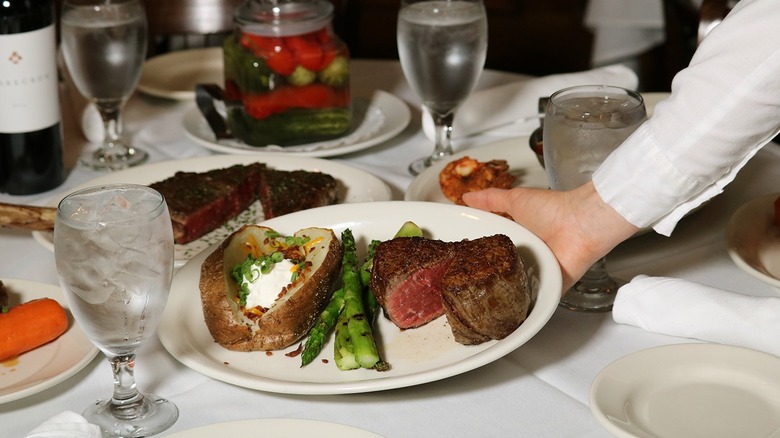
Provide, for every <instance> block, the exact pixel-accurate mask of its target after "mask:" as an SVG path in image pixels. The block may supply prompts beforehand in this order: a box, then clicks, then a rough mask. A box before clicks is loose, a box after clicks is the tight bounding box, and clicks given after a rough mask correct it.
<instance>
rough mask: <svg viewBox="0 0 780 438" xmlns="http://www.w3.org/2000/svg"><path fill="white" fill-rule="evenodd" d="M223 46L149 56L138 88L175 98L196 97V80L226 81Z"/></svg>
mask: <svg viewBox="0 0 780 438" xmlns="http://www.w3.org/2000/svg"><path fill="white" fill-rule="evenodd" d="M223 70H224V67H223V65H222V48H221V47H209V48H205V49H191V50H178V51H175V52H171V53H166V54H164V55H159V56H155V57H153V58H149V59H148V60H146V62H145V63H144V66H143V70H141V79H140V80H139V82H138V91H140V92H142V93H145V94H148V95H150V96H155V97H162V98H165V99H173V100H195V85H196V84H208V83H214V84H222V83H223V82H224V74H223Z"/></svg>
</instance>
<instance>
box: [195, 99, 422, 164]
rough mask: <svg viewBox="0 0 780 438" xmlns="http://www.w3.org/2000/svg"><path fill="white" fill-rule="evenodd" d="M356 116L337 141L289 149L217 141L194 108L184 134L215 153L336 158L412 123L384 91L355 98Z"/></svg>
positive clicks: (408, 113) (406, 111) (404, 107)
mask: <svg viewBox="0 0 780 438" xmlns="http://www.w3.org/2000/svg"><path fill="white" fill-rule="evenodd" d="M353 117H354V118H355V120H353V125H355V126H354V127H353V128H351V129H350V131H349V132H348V133H347V134H346V135H344V136H343V137H339V138H336V139H333V140H326V141H321V142H316V143H307V144H301V145H295V146H285V147H281V146H273V145H272V146H249V145H247V144H244V143H241V142H239V141H237V140H234V139H227V140H217V139H216V137H215V136H214V132H213V131H212V130H211V128H210V127H209V125H208V123H207V122H206V119H205V118H204V117H203V115H202V114H201V113H200V110H198V108H197V107H195V106H193V107H192V108H190V109H189V110H188V111H187V113H186V114H185V115H184V133H185V134H186V135H187V137H188V138H190V139H191V140H192V141H194V142H195V143H198V144H199V145H201V146H203V147H205V148H206V149H209V150H212V151H214V152H221V153H229V154H257V153H265V154H267V153H276V154H287V155H295V156H299V157H332V156H336V155H343V154H347V153H350V152H356V151H360V150H363V149H366V148H370V147H372V146H376V145H378V144H380V143H382V142H384V141H387V140H389V139H391V138H393V137H395V136H396V135H398V134H399V133H400V132H401V131H403V130H404V129H405V128H406V126H407V125H408V124H409V121H410V120H411V111H410V110H409V107H408V106H407V105H406V104H405V103H404V102H403V101H402V100H401V99H399V98H397V97H395V96H393V95H392V94H390V93H388V92H385V91H381V90H380V91H376V92H375V93H374V94H373V95H372V96H355V97H354V105H353Z"/></svg>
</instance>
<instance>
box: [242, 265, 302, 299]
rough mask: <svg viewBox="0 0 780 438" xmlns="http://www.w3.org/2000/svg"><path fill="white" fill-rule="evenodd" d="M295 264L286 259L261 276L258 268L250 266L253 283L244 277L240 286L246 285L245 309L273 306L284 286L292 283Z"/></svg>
mask: <svg viewBox="0 0 780 438" xmlns="http://www.w3.org/2000/svg"><path fill="white" fill-rule="evenodd" d="M294 267H295V264H293V263H292V262H290V261H289V260H287V259H284V260H282V261H281V262H278V263H274V266H273V268H272V269H271V272H269V273H267V274H263V273H262V272H260V267H259V266H257V265H253V266H252V270H251V271H252V273H251V276H252V278H254V279H255V280H254V281H250V279H248V278H247V277H246V275H245V276H244V277H243V278H242V280H241V284H240V285H239V286H243V285H244V284H246V286H247V290H248V291H249V294H248V295H247V297H246V308H247V309H251V308H252V307H256V306H260V307H262V308H265V309H267V308H269V307H271V306H272V305H273V304H274V301H276V299H277V298H279V293H280V292H281V291H282V289H283V288H284V287H285V286H288V285H289V284H290V283H291V282H292V281H291V280H292V273H293V268H294Z"/></svg>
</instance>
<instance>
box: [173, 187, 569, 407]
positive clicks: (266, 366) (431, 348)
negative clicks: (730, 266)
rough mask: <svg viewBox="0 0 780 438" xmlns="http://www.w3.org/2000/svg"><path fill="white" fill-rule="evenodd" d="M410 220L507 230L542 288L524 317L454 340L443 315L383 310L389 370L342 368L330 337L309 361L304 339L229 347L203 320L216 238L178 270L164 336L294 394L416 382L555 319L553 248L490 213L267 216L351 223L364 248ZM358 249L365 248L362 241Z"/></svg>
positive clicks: (384, 207) (396, 207) (380, 210)
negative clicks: (397, 318)
mask: <svg viewBox="0 0 780 438" xmlns="http://www.w3.org/2000/svg"><path fill="white" fill-rule="evenodd" d="M407 220H411V221H414V222H415V223H417V224H418V225H419V226H420V227H422V228H423V230H424V231H425V233H426V236H428V237H431V238H434V239H441V240H446V241H455V240H461V239H464V238H477V237H481V236H486V235H492V234H497V233H502V234H506V235H507V236H509V237H510V238H511V239H512V240H513V241H514V242H515V244H516V245H517V246H518V248H519V250H520V251H521V254H522V255H523V256H524V258H525V260H526V263H527V266H526V267H527V268H528V269H529V272H530V274H531V278H532V279H533V280H532V290H534V291H535V294H536V296H535V297H534V305H533V309H532V310H531V312H530V313H529V315H528V318H527V319H526V320H525V322H523V324H522V325H520V327H518V328H517V330H515V331H514V332H513V333H512V334H510V335H509V336H507V337H506V338H504V339H502V340H500V341H491V342H485V343H483V344H480V345H472V346H464V345H461V344H458V343H457V342H455V340H454V339H453V337H452V332H451V330H450V327H449V325H448V324H447V321H446V318H445V317H444V316H442V317H441V318H439V319H436V320H434V321H432V322H430V323H428V324H426V325H425V326H423V327H420V328H417V329H414V330H404V331H401V330H399V329H398V327H396V326H395V325H393V324H392V323H391V322H389V320H387V319H386V318H384V317H381V316H380V317H379V318H378V319H377V327H378V343H379V349H380V352H381V354H382V357H383V359H384V360H386V361H387V362H389V363H390V365H391V369H390V370H389V371H385V372H377V371H374V370H367V369H358V370H351V371H346V372H345V371H339V369H338V368H337V367H336V364H335V363H334V361H333V344H332V341H331V339H329V340H328V341H327V343H326V344H325V346H324V348H323V351H322V353H320V356H319V357H318V358H317V359H315V360H314V362H312V363H311V364H309V365H307V366H305V367H303V368H301V366H300V357H287V356H285V353H287V352H290V351H294V350H295V349H296V348H297V347H298V344H297V343H296V344H295V345H293V346H291V347H289V348H287V349H285V350H284V351H275V352H273V354H270V355H267V354H266V353H265V352H262V351H258V352H236V351H230V350H227V349H225V348H222V347H221V346H220V345H219V344H217V343H216V342H214V339H213V338H212V337H211V334H210V333H209V331H208V328H207V327H206V323H205V322H204V320H203V311H202V308H201V301H200V292H199V288H198V281H199V278H200V267H201V264H202V263H203V260H204V259H205V258H206V257H207V256H208V255H209V254H210V253H211V252H213V250H214V249H215V248H216V245H215V246H213V247H212V248H209V249H208V250H206V251H204V252H203V253H202V254H199V255H198V256H197V257H195V258H193V259H192V260H190V261H189V262H188V263H187V264H186V265H185V266H184V267H183V268H181V270H180V271H179V272H178V273H177V274H176V275H175V277H174V279H173V286H172V288H171V294H170V297H169V298H168V305H167V306H166V307H165V313H164V314H163V318H162V322H161V324H160V328H159V330H158V335H159V337H160V341H161V342H162V344H163V346H164V347H165V348H166V349H167V350H168V352H170V353H171V354H172V355H173V356H174V357H175V358H176V359H178V360H179V361H180V362H182V363H183V364H184V365H186V366H188V367H190V368H192V369H193V370H195V371H197V372H199V373H202V374H204V375H207V376H209V377H212V378H215V379H217V380H222V381H224V382H227V383H231V384H234V385H238V386H243V387H246V388H252V389H258V390H263V391H269V392H276V393H287V394H347V393H361V392H370V391H380V390H386V389H392V388H401V387H406V386H412V385H418V384H422V383H426V382H432V381H435V380H440V379H444V378H446V377H450V376H454V375H457V374H460V373H464V372H466V371H470V370H473V369H475V368H478V367H481V366H482V365H485V364H487V363H490V362H493V361H495V360H497V359H499V358H501V357H503V356H504V355H506V354H508V353H510V352H512V351H513V350H515V349H516V348H517V347H519V346H521V345H523V344H524V343H525V342H526V341H528V340H529V339H531V337H533V336H534V335H535V334H536V333H537V332H538V331H539V330H540V329H541V328H542V327H543V326H544V325H545V324H546V323H547V321H548V320H549V319H550V317H551V316H552V314H553V312H554V311H555V309H556V308H557V306H558V301H559V299H560V292H561V272H560V268H559V267H558V263H557V261H556V259H555V257H554V256H553V254H552V252H551V251H550V250H549V248H547V246H546V245H545V244H544V243H542V241H541V240H540V239H539V238H537V237H536V236H535V235H533V234H532V233H531V232H529V231H528V230H526V229H525V228H523V227H521V226H520V225H518V224H517V223H515V222H512V221H510V220H508V219H505V218H503V217H501V216H498V215H494V214H492V213H487V212H484V211H480V210H475V209H471V208H468V207H462V206H457V205H446V204H437V203H432V202H405V201H395V202H374V203H371V204H370V205H368V204H341V205H333V206H328V207H321V208H316V209H312V210H306V211H301V212H298V213H293V214H289V215H285V216H283V217H279V218H276V219H272V220H270V221H266V222H264V223H263V225H267V226H269V227H271V228H274V229H276V230H277V231H280V232H282V233H285V234H292V233H294V232H295V231H297V230H299V229H301V228H306V227H327V228H332V229H333V230H334V232H336V233H337V235H339V236H340V235H341V232H342V231H343V230H344V229H345V228H349V229H351V230H352V232H353V234H354V236H355V240H356V243H357V245H358V248H365V247H366V246H367V245H368V243H369V242H370V241H371V240H372V239H380V240H385V239H389V238H392V237H393V235H394V234H395V233H396V231H398V228H400V226H401V225H402V224H403V223H404V222H405V221H407ZM358 256H359V257H361V258H362V257H363V256H364V251H363V253H360V252H359V253H358ZM331 338H332V336H331ZM324 360H325V361H327V363H325V362H324Z"/></svg>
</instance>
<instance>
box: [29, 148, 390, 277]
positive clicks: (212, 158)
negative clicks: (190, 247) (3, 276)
mask: <svg viewBox="0 0 780 438" xmlns="http://www.w3.org/2000/svg"><path fill="white" fill-rule="evenodd" d="M253 162H265V163H266V164H269V165H271V166H273V165H274V162H276V164H275V165H277V166H278V165H280V164H283V165H282V167H283V168H284V169H307V170H322V169H326V172H327V173H331V172H332V173H333V177H334V178H336V179H337V180H338V181H341V180H340V179H339V174H341V175H343V173H344V172H352V173H353V174H358V175H359V176H360V178H361V182H362V183H364V184H362V185H363V186H371V187H373V188H375V189H378V190H381V192H377V193H376V194H374V197H373V198H372V200H371V202H376V201H383V200H390V199H392V197H393V192H392V190H391V189H390V186H389V185H388V184H387V183H386V182H385V181H383V180H382V179H381V178H379V177H378V176H376V175H374V174H372V173H370V172H368V171H366V170H363V169H360V168H358V167H355V166H352V165H349V164H345V163H341V162H338V161H332V160H325V159H321V158H316V157H294V156H285V155H279V154H253V155H241V154H216V155H205V156H199V157H190V158H184V159H179V160H177V159H173V160H164V161H157V162H153V163H148V164H143V165H141V166H136V167H131V168H129V169H123V170H120V171H117V172H111V173H107V174H104V175H100V176H98V177H96V178H93V179H90V180H89V181H85V182H83V183H81V184H78V185H76V186H74V187H73V188H71V189H68V190H66V191H64V192H59V193H57V194H55V195H53V196H52V197H51V198H49V200H48V201H47V202H46V205H50V206H56V205H57V203H58V202H59V200H60V199H62V198H63V197H65V195H67V194H68V193H71V192H73V191H75V190H78V189H81V188H85V187H90V186H95V185H100V184H106V183H111V182H117V181H122V182H136V183H141V184H148V183H151V182H154V181H148V182H142V181H140V180H139V179H137V176H138V175H144V174H149V173H154V172H155V171H157V172H159V171H160V170H166V171H167V173H158V175H159V176H158V177H155V181H161V180H163V179H165V178H167V177H168V176H171V175H173V174H174V173H176V172H177V171H181V170H183V171H199V172H201V171H203V170H192V169H201V168H202V169H217V168H221V167H225V166H230V165H232V164H247V163H253ZM328 169H333V170H332V171H331V170H328ZM127 175H130V177H127ZM163 175H165V176H163ZM123 178H124V179H123ZM341 182H343V181H341ZM345 188H347V189H348V187H345ZM340 202H341V203H344V204H348V203H350V202H349V201H348V200H347V199H344V200H341V201H340ZM359 202H364V200H361V201H359ZM32 236H33V238H34V239H35V241H36V242H38V243H39V244H40V245H41V246H43V247H44V248H46V249H47V250H49V251H51V252H54V243H53V238H52V233H51V231H33V232H32ZM194 255H195V254H193V256H194ZM176 262H177V267H178V266H181V265H183V263H182V262H181V261H180V260H177V261H176Z"/></svg>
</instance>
